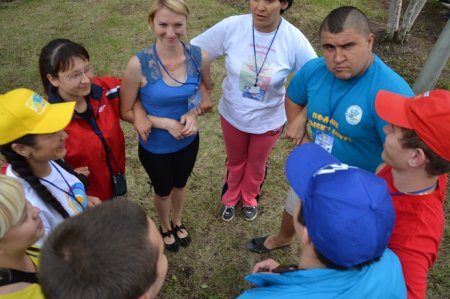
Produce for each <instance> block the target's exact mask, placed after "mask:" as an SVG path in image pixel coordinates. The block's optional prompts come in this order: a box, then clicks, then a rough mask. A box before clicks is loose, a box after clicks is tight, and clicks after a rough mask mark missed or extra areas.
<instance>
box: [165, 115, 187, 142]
mask: <svg viewBox="0 0 450 299" xmlns="http://www.w3.org/2000/svg"><path fill="white" fill-rule="evenodd" d="M164 129H166V130H167V131H169V133H170V135H172V136H173V137H174V138H175V139H177V140H180V139H183V138H184V137H185V136H184V135H183V133H182V131H183V129H184V126H183V125H182V124H181V123H180V122H179V121H176V120H174V119H170V118H167V119H165V126H164Z"/></svg>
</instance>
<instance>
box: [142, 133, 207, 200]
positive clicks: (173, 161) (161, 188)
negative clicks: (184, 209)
mask: <svg viewBox="0 0 450 299" xmlns="http://www.w3.org/2000/svg"><path fill="white" fill-rule="evenodd" d="M199 140H200V137H199V135H198V134H197V137H195V139H194V141H192V143H191V144H189V145H188V146H186V147H185V148H183V149H181V150H179V151H177V152H174V153H169V154H154V153H151V152H149V151H147V150H145V149H144V148H143V147H142V146H141V145H140V144H139V150H138V153H139V160H140V161H141V163H142V166H144V169H145V171H146V172H147V174H148V176H149V178H150V181H151V183H152V185H153V188H154V190H155V193H156V194H157V195H159V196H161V197H163V196H168V195H169V194H170V192H171V191H172V188H173V187H176V188H183V187H184V186H186V183H187V180H188V178H189V176H190V175H191V173H192V169H193V168H194V165H195V160H196V159H197V153H198V146H199Z"/></svg>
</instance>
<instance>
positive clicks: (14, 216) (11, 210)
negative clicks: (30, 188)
mask: <svg viewBox="0 0 450 299" xmlns="http://www.w3.org/2000/svg"><path fill="white" fill-rule="evenodd" d="M25 205H26V199H25V194H24V192H23V188H22V184H21V183H20V182H19V181H18V180H16V179H14V178H12V177H8V176H6V175H0V240H1V239H2V238H3V237H4V236H5V234H6V232H7V231H8V230H9V229H10V228H11V227H13V226H14V225H16V224H17V222H18V221H19V220H20V218H21V217H22V215H23V211H24V209H25Z"/></svg>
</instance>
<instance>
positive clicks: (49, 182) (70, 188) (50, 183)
mask: <svg viewBox="0 0 450 299" xmlns="http://www.w3.org/2000/svg"><path fill="white" fill-rule="evenodd" d="M49 163H50V165H51V166H52V167H53V168H54V169H56V171H57V172H58V173H59V175H60V176H61V178H62V179H63V180H64V182H65V183H66V185H67V187H68V188H69V191H70V192H67V191H66V190H64V189H62V188H60V187H59V186H57V185H56V184H54V183H53V182H51V181H49V180H46V179H44V178H39V180H41V181H44V182H46V183H47V184H49V185H52V186H53V187H55V188H56V189H58V190H60V191H61V192H64V193H65V194H67V195H68V196H69V197H72V198H73V199H75V200H76V199H77V198H76V197H75V192H73V190H72V187H71V186H70V184H69V182H67V180H66V178H65V177H64V176H63V174H62V173H61V171H59V169H58V167H56V166H55V165H54V164H53V162H51V161H50V162H49ZM76 201H77V200H76ZM77 202H78V201H77Z"/></svg>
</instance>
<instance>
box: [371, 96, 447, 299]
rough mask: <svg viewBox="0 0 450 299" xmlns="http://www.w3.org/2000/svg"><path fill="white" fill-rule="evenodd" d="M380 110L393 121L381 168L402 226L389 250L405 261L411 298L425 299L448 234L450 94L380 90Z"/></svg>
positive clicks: (377, 106) (387, 128) (388, 128)
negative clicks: (431, 272)
mask: <svg viewBox="0 0 450 299" xmlns="http://www.w3.org/2000/svg"><path fill="white" fill-rule="evenodd" d="M375 109H376V111H377V113H378V115H379V116H380V117H381V118H382V119H384V120H385V121H387V122H389V123H390V124H389V125H386V126H385V127H384V131H385V133H386V140H385V142H384V149H383V152H382V158H383V160H384V162H386V163H385V164H382V165H380V167H379V168H378V169H379V171H378V175H379V176H380V177H382V178H384V179H385V180H386V181H387V183H388V185H389V189H390V191H391V196H392V199H393V202H394V207H395V212H396V222H395V227H394V231H393V233H392V237H391V240H390V242H389V245H388V246H389V248H391V249H392V250H393V251H394V252H395V253H396V254H397V255H398V257H399V258H400V262H401V264H402V268H403V274H404V276H405V281H406V285H407V289H408V298H409V299H415V298H425V296H426V288H427V275H428V271H429V269H430V268H431V266H432V265H433V264H434V262H435V261H436V258H437V253H438V249H439V244H440V243H441V239H442V235H443V230H444V221H445V216H444V207H443V203H444V199H445V192H446V190H447V173H448V172H449V171H450V140H449V139H448V136H450V92H449V91H446V90H432V91H429V92H425V93H423V94H421V95H418V96H415V97H411V98H408V97H404V96H401V95H398V94H395V93H391V92H387V91H380V92H379V93H378V94H377V97H376V102H375Z"/></svg>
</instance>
